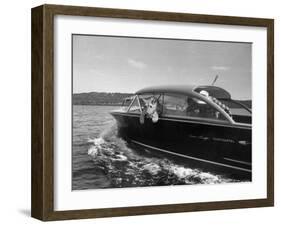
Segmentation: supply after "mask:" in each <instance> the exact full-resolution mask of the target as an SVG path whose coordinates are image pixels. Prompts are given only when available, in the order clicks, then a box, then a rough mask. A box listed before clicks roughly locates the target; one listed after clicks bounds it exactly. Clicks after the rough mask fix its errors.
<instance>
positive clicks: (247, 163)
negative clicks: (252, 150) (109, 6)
mask: <svg viewBox="0 0 281 226" xmlns="http://www.w3.org/2000/svg"><path fill="white" fill-rule="evenodd" d="M224 159H225V160H228V161H232V162H237V163H241V164H245V165H248V166H251V165H252V164H251V163H250V162H244V161H240V160H236V159H230V158H224Z"/></svg>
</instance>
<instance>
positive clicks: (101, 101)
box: [72, 92, 133, 106]
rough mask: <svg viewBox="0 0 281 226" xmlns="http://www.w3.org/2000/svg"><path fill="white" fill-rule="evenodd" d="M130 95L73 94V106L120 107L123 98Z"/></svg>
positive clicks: (102, 93)
mask: <svg viewBox="0 0 281 226" xmlns="http://www.w3.org/2000/svg"><path fill="white" fill-rule="evenodd" d="M131 95H133V94H131V93H104V92H101V93H100V92H91V93H77V94H73V95H72V97H73V99H72V100H73V105H116V106H118V105H122V101H123V99H124V98H126V97H129V96H131Z"/></svg>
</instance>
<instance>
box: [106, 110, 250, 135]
mask: <svg viewBox="0 0 281 226" xmlns="http://www.w3.org/2000/svg"><path fill="white" fill-rule="evenodd" d="M111 113H112V114H119V115H124V116H129V117H136V118H139V117H140V115H139V114H137V113H135V114H134V113H128V112H125V113H123V112H116V111H113V112H111ZM159 120H164V121H174V122H185V123H197V124H204V125H215V126H222V127H231V128H233V127H234V128H239V129H248V130H251V129H252V127H251V125H248V124H245V126H242V125H240V124H236V123H234V124H216V123H208V122H202V121H191V120H188V119H185V120H181V119H170V118H163V117H159Z"/></svg>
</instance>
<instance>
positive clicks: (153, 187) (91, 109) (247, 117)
mask: <svg viewBox="0 0 281 226" xmlns="http://www.w3.org/2000/svg"><path fill="white" fill-rule="evenodd" d="M273 32H274V22H273V20H272V19H262V18H244V17H228V16H213V15H212V16H211V15H196V14H183V13H168V12H152V11H135V10H123V9H107V8H89V7H76V6H59V5H42V6H39V7H36V8H33V9H32V216H33V217H35V218H38V219H41V220H44V221H45V220H63V219H80V218H97V217H113V216H127V215H140V214H159V213H172V212H186V211H201V210H218V209H232V208H249V207H265V206H273V203H274V172H273V169H274V154H273V146H274V145H273V141H274V137H273V133H274V125H273V123H274V96H273V93H274V91H273V89H274V80H273V78H274V75H273V73H274V70H273V69H274V66H273V62H274V40H273Z"/></svg>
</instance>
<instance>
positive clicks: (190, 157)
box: [131, 140, 252, 173]
mask: <svg viewBox="0 0 281 226" xmlns="http://www.w3.org/2000/svg"><path fill="white" fill-rule="evenodd" d="M131 141H132V142H133V143H136V144H139V145H142V146H144V147H147V148H151V149H155V150H157V151H161V152H165V153H168V154H171V155H177V156H180V157H183V158H187V159H193V160H197V161H200V162H206V163H210V164H213V165H218V166H224V167H227V168H232V169H236V170H240V171H245V172H250V173H251V172H252V170H248V169H245V168H241V167H237V166H231V165H227V164H223V163H219V162H213V161H210V160H205V159H200V158H196V157H192V156H188V155H183V154H178V153H174V152H171V151H167V150H164V149H161V148H156V147H153V146H150V145H147V144H143V143H141V142H138V141H135V140H131Z"/></svg>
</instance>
